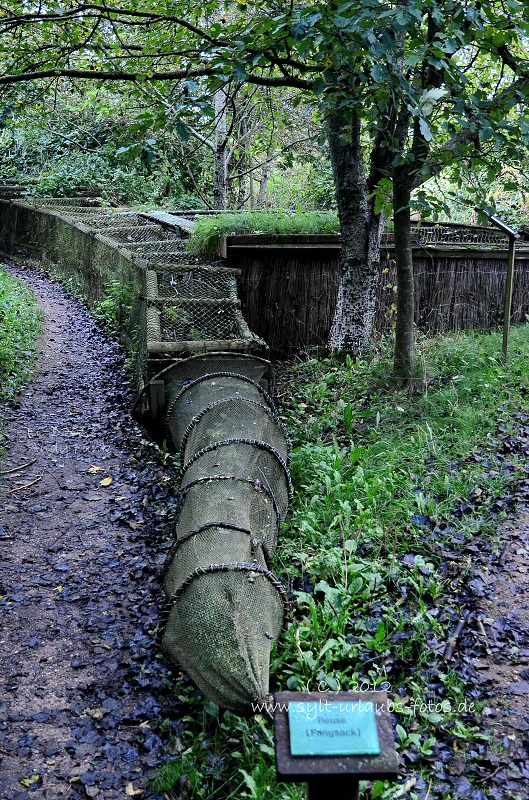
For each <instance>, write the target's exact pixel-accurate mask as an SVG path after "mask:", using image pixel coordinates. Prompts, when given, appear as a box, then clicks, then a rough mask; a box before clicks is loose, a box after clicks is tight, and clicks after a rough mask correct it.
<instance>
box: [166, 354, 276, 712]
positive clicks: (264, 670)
mask: <svg viewBox="0 0 529 800" xmlns="http://www.w3.org/2000/svg"><path fill="white" fill-rule="evenodd" d="M155 380H156V381H163V385H164V393H165V396H166V398H167V403H166V410H165V426H166V431H167V438H168V440H169V441H170V442H171V443H172V446H173V447H174V449H175V450H176V451H177V452H179V454H180V463H181V469H182V479H181V490H180V497H179V504H178V512H177V520H176V526H175V540H174V544H173V546H172V548H171V551H170V553H169V555H168V557H167V561H166V565H165V574H164V590H165V595H166V599H167V607H166V611H165V614H164V619H163V622H162V632H161V637H160V641H161V645H162V649H163V650H164V652H165V653H166V654H167V655H168V656H169V657H171V658H172V659H173V660H175V661H177V662H178V663H179V664H180V665H181V666H182V667H183V668H184V669H185V670H186V672H187V673H188V674H189V675H190V677H191V678H192V679H193V680H194V682H195V683H196V684H197V686H198V687H199V688H200V689H201V690H202V691H203V692H204V693H205V694H206V695H207V696H208V697H209V698H210V699H211V700H213V701H214V702H215V703H217V704H218V705H219V706H221V707H222V708H227V709H229V710H231V711H233V712H235V713H239V714H248V713H251V711H252V704H256V703H263V702H265V701H266V699H267V696H268V693H269V662H270V654H271V650H272V647H273V645H274V643H275V642H277V640H278V639H279V636H280V634H281V631H282V628H283V625H284V622H285V616H286V613H287V608H288V600H287V596H286V593H285V590H284V588H283V586H282V585H281V582H280V581H279V579H278V578H277V577H276V575H275V574H274V572H273V570H272V558H273V555H274V552H275V549H276V546H277V540H278V534H279V531H280V526H281V521H282V520H283V519H284V518H285V516H286V513H287V510H288V505H289V500H290V495H291V484H290V477H289V472H288V464H289V457H290V445H289V440H288V435H287V433H286V431H285V429H284V426H283V425H282V423H281V421H280V420H279V418H278V417H277V414H276V412H275V409H274V406H273V403H272V401H271V399H270V396H269V395H268V393H267V391H266V389H265V388H264V387H265V386H268V385H269V383H270V380H271V366H270V363H269V362H268V361H267V360H265V359H263V358H260V357H257V356H254V355H251V354H244V353H230V352H217V353H214V352H212V353H208V354H201V355H194V356H191V357H190V358H187V359H182V360H179V361H178V362H175V363H174V364H172V365H170V366H169V367H167V368H165V369H164V370H163V371H162V372H161V373H160V374H159V375H157V376H156V377H155Z"/></svg>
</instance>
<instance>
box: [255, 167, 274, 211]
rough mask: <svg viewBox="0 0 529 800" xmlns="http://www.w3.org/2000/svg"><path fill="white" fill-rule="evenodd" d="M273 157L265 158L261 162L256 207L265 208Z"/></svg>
mask: <svg viewBox="0 0 529 800" xmlns="http://www.w3.org/2000/svg"><path fill="white" fill-rule="evenodd" d="M273 163H274V161H273V158H267V159H266V161H265V163H264V164H263V169H262V172H261V182H260V183H259V194H258V195H257V208H259V209H265V208H266V203H267V200H268V181H269V179H270V173H271V172H272V164H273Z"/></svg>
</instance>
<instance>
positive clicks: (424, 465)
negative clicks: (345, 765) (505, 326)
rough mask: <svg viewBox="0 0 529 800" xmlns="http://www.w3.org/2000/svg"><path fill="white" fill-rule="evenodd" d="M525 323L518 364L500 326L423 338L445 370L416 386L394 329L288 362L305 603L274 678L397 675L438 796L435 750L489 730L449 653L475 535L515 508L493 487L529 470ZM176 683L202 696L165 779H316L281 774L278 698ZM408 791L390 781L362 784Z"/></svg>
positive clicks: (226, 788) (292, 792)
mask: <svg viewBox="0 0 529 800" xmlns="http://www.w3.org/2000/svg"><path fill="white" fill-rule="evenodd" d="M527 334H528V330H527V326H525V327H524V326H521V327H518V328H516V329H514V330H513V332H512V339H511V345H510V355H509V361H508V363H507V364H504V363H503V362H502V360H501V358H500V352H501V337H500V335H499V334H498V333H493V334H474V333H468V334H458V335H448V336H443V337H437V338H435V339H433V340H422V341H421V342H420V345H419V350H420V357H421V358H422V359H423V360H424V362H425V363H427V364H428V370H429V372H430V373H431V378H430V380H429V382H425V383H424V384H423V385H421V386H418V387H417V391H416V392H415V393H406V392H404V391H402V390H399V389H396V388H395V387H394V386H392V381H391V377H390V375H391V357H390V355H391V354H390V347H389V346H388V347H385V346H380V348H379V350H378V352H377V353H376V354H375V355H374V356H373V357H372V358H371V359H370V360H361V361H353V360H350V359H347V360H346V361H345V363H343V362H338V361H336V360H333V359H323V360H317V359H310V360H308V361H305V362H303V363H298V364H290V365H283V367H280V371H282V373H283V374H282V375H281V376H280V385H281V387H282V397H281V400H282V402H281V407H280V413H281V415H282V417H283V419H284V420H285V422H286V423H287V426H288V428H289V430H290V433H291V435H292V439H293V445H294V451H293V463H292V476H293V481H294V487H295V496H294V501H293V509H292V515H291V519H290V520H289V522H288V524H286V525H285V526H284V530H283V535H282V539H281V542H280V546H279V548H278V553H277V559H276V570H277V572H278V574H279V575H280V576H281V577H282V578H283V580H285V581H288V583H289V586H290V588H291V589H292V590H293V592H294V594H295V596H296V599H297V609H296V611H295V613H294V616H293V619H292V622H291V624H290V627H289V628H288V630H287V632H286V634H285V635H284V636H283V640H282V645H281V647H280V648H279V649H278V650H277V653H276V656H275V660H274V662H273V665H272V676H271V678H272V688H273V689H274V690H278V689H281V690H286V689H287V688H288V689H301V690H302V689H306V688H307V687H308V688H310V689H312V690H315V689H318V688H320V689H328V690H335V689H337V688H341V689H342V690H347V689H349V688H355V687H356V688H362V689H365V688H368V687H369V688H373V687H379V688H380V687H386V688H388V689H389V692H390V697H391V698H393V700H394V701H396V702H397V701H398V703H399V705H400V708H399V709H398V710H397V712H396V714H395V722H396V723H398V726H397V728H396V730H397V735H398V739H399V744H398V747H399V748H400V750H401V753H402V755H403V761H404V764H405V777H406V778H409V777H410V775H411V776H416V777H417V784H416V786H417V788H416V789H415V790H414V789H413V788H411V789H410V792H409V793H407V794H406V796H409V797H410V798H414V797H416V798H423V797H424V796H425V794H426V792H427V789H428V785H429V782H430V779H432V785H431V787H430V791H429V797H430V798H431V800H436V799H437V798H441V797H442V798H443V800H451V798H452V797H455V796H456V795H452V794H450V792H448V793H447V791H446V789H444V790H443V794H438V792H437V791H436V789H435V784H436V783H437V779H436V778H435V774H434V773H435V768H434V766H433V762H434V760H435V759H436V757H437V755H436V754H438V753H439V752H441V751H442V752H444V753H445V754H446V753H447V752H448V753H449V754H450V752H453V754H457V753H460V752H461V751H463V752H464V751H465V750H467V751H470V752H469V753H467V756H466V758H467V760H468V762H469V769H470V763H471V762H472V759H478V758H479V756H478V755H477V753H476V750H477V748H476V744H477V743H479V742H480V741H481V742H483V741H485V742H486V739H485V738H484V734H483V729H482V727H481V723H480V714H479V711H480V706H479V702H478V703H477V705H476V706H475V708H474V710H467V711H465V708H466V706H465V705H464V704H465V702H468V699H469V694H468V692H469V689H470V687H469V686H468V685H466V684H465V682H464V680H463V679H462V677H461V676H460V674H459V673H458V670H457V664H455V665H454V663H450V662H448V663H447V662H445V661H444V659H443V657H442V654H443V650H444V647H445V644H446V642H447V640H448V638H449V635H450V633H451V632H452V631H453V629H454V627H455V625H456V623H457V621H458V619H459V618H460V614H461V612H462V609H463V608H465V607H466V606H467V604H468V602H471V600H470V596H469V592H468V589H467V586H468V582H469V580H470V579H471V578H472V576H473V574H474V570H475V569H476V567H477V566H479V564H478V561H479V559H478V557H477V555H476V547H478V548H479V546H481V544H482V543H483V542H484V541H487V540H490V539H492V540H494V537H495V531H496V529H497V527H498V523H499V521H501V519H502V517H503V516H504V514H505V512H504V511H503V510H502V503H501V502H500V503H499V504H497V503H495V501H496V499H497V498H502V496H504V495H505V493H506V492H507V491H508V489H509V486H510V485H512V484H513V482H514V481H515V480H516V479H517V477H519V476H521V475H523V474H524V473H525V472H526V470H527V464H526V463H524V460H523V453H520V455H517V454H516V452H508V455H503V456H502V455H501V452H502V447H501V441H504V440H505V439H506V438H507V439H508V438H509V437H510V436H515V435H516V431H517V430H518V429H519V427H520V426H521V425H522V424H523V423H524V417H523V415H521V414H520V410H521V409H523V408H524V407H526V400H525V397H526V394H527V392H528V391H529V336H528V335H527ZM508 450H510V451H512V450H514V451H516V447H514V448H508ZM503 452H505V450H503ZM498 454H499V455H498ZM177 691H178V694H179V695H180V696H181V698H182V700H184V701H185V702H186V703H187V704H188V707H189V714H188V716H187V717H185V718H184V720H183V728H182V730H181V732H180V734H179V735H178V736H176V737H175V740H174V748H173V752H174V754H175V755H177V757H176V758H175V759H173V760H171V761H170V762H169V763H168V764H167V765H166V766H165V767H164V768H163V770H162V771H161V773H160V775H159V777H158V779H157V781H156V788H157V789H158V791H165V792H167V794H168V796H169V797H171V798H182V799H183V798H208V800H210V799H211V800H214V799H215V798H219V799H220V798H222V800H227V798H242V797H249V798H263V799H264V798H266V800H272V799H273V800H287V798H290V799H292V798H301V797H302V796H303V791H302V788H301V787H296V786H295V785H285V784H278V783H277V782H276V779H275V770H274V758H273V740H272V733H273V726H272V724H271V720H270V719H269V717H268V716H267V715H266V714H260V715H258V716H257V717H255V718H254V719H251V720H243V719H238V718H236V717H235V716H233V715H231V714H229V713H223V712H219V710H218V709H217V707H216V706H214V705H213V704H212V703H211V702H209V701H204V699H203V698H201V696H200V694H199V693H198V692H197V691H195V690H194V688H193V687H192V686H191V685H190V684H189V683H184V682H178V683H177ZM429 701H430V707H427V706H426V705H425V706H423V707H421V705H420V704H421V703H424V704H428V702H429ZM432 701H434V702H433V706H432V705H431V702H432ZM166 724H167V725H170V722H169V720H168V721H167V722H166ZM470 742H473V745H472V747H470V746H469V743H470ZM438 763H439V762H438ZM470 777H471V776H470ZM420 786H423V789H422V790H420V789H419V787H420ZM394 791H395V786H393V787H390V786H386V785H384V784H382V783H381V782H378V783H376V784H375V785H374V787H373V789H372V794H370V793H369V790H368V789H367V788H366V789H365V792H366V793H365V794H364V795H363V797H373V798H376V797H380V798H383V799H386V798H391V797H392V796H393V793H394Z"/></svg>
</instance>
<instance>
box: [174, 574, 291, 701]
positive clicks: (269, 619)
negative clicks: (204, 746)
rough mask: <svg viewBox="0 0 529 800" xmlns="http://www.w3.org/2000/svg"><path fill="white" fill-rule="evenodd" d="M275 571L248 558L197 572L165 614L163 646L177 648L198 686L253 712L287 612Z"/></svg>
mask: <svg viewBox="0 0 529 800" xmlns="http://www.w3.org/2000/svg"><path fill="white" fill-rule="evenodd" d="M274 577H275V576H272V577H269V575H268V574H267V573H265V572H261V571H260V570H259V569H258V568H257V567H252V565H251V564H248V565H224V566H222V567H218V568H217V569H216V570H215V571H210V572H205V573H199V574H198V575H196V577H195V578H194V579H193V580H191V581H190V582H189V583H188V585H187V586H186V587H185V588H184V589H183V590H182V591H181V593H180V595H179V597H178V598H177V599H176V601H175V602H174V603H173V605H172V607H171V610H170V612H169V615H168V618H167V622H166V625H165V630H164V634H163V638H162V647H163V649H164V650H165V652H166V653H167V654H168V655H169V656H172V657H174V654H175V653H177V654H178V662H179V663H180V664H181V666H182V667H183V668H184V669H185V670H186V672H187V673H188V674H189V675H190V676H191V678H192V679H193V680H194V682H195V683H196V684H197V686H198V687H199V688H200V689H201V690H202V691H203V692H204V693H205V694H206V695H207V696H208V697H209V698H210V699H211V700H213V702H215V703H217V704H218V705H219V706H221V707H222V708H227V709H229V710H231V711H233V712H235V713H242V714H248V713H252V703H259V702H265V701H266V700H267V697H268V692H269V662H270V654H271V649H272V646H273V644H274V642H276V641H277V640H278V638H279V636H280V633H281V630H282V627H283V620H284V614H285V598H284V594H282V592H281V588H280V587H278V586H277V585H276V580H277V579H276V580H275V581H274Z"/></svg>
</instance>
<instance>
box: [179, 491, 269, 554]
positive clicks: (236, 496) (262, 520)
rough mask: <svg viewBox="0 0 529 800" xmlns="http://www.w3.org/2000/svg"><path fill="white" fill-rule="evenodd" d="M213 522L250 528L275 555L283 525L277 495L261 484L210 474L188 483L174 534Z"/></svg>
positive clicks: (183, 492)
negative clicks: (280, 528)
mask: <svg viewBox="0 0 529 800" xmlns="http://www.w3.org/2000/svg"><path fill="white" fill-rule="evenodd" d="M212 522H216V523H223V524H226V525H231V526H236V527H238V528H244V529H246V530H250V531H252V532H253V534H254V535H255V536H256V537H257V538H258V539H259V540H260V541H262V543H263V546H264V548H265V551H266V552H267V553H269V554H270V556H272V555H273V554H274V552H275V548H276V545H277V536H278V532H279V527H280V524H281V518H280V516H279V509H278V507H277V502H276V499H275V497H274V496H273V495H272V494H271V493H270V491H269V490H268V489H267V488H266V487H265V486H263V484H262V483H259V482H256V481H252V480H247V479H241V478H230V477H228V478H225V477H224V478H223V477H217V478H212V477H207V478H199V479H198V480H197V481H194V482H193V483H188V484H186V485H185V486H184V487H183V489H182V493H181V500H180V504H179V512H178V518H177V522H176V528H175V535H176V537H177V539H178V538H180V537H182V536H184V535H185V534H186V533H188V532H189V531H191V530H193V529H195V528H200V527H202V526H203V525H208V524H212Z"/></svg>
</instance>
